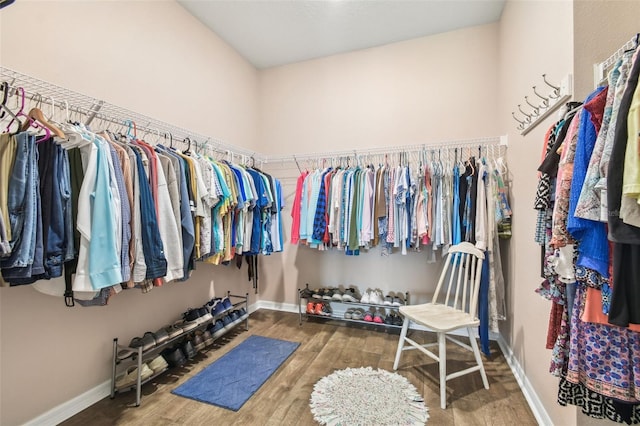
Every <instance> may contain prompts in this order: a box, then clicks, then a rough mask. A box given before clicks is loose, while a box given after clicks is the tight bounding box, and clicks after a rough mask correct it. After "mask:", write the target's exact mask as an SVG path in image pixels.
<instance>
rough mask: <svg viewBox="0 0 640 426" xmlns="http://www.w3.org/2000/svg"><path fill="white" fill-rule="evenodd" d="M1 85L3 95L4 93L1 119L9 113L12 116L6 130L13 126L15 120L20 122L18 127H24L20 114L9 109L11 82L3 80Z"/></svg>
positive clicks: (0, 111) (0, 110) (0, 112)
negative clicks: (8, 100)
mask: <svg viewBox="0 0 640 426" xmlns="http://www.w3.org/2000/svg"><path fill="white" fill-rule="evenodd" d="M1 87H2V93H3V95H2V104H0V119H2V118H4V116H5V115H6V114H8V115H9V116H10V117H11V121H10V122H9V125H8V126H7V130H6V131H7V132H8V131H9V129H10V128H11V124H13V123H14V122H15V123H17V124H18V129H20V128H21V127H22V121H21V120H20V118H19V117H18V115H17V114H15V113H14V112H13V111H11V109H9V107H8V106H7V99H8V96H9V83H7V82H6V81H3V82H2V85H1ZM5 113H6V114H5Z"/></svg>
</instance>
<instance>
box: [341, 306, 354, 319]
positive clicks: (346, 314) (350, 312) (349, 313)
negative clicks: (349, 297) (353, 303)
mask: <svg viewBox="0 0 640 426" xmlns="http://www.w3.org/2000/svg"><path fill="white" fill-rule="evenodd" d="M353 311H355V309H354V308H349V309H347V310H346V311H345V312H344V317H345V319H353Z"/></svg>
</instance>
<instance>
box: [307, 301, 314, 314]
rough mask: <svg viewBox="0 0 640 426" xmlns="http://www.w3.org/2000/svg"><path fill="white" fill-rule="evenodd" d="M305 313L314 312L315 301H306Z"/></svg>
mask: <svg viewBox="0 0 640 426" xmlns="http://www.w3.org/2000/svg"><path fill="white" fill-rule="evenodd" d="M307 313H308V314H311V315H314V314H315V313H316V303H315V302H309V303H307Z"/></svg>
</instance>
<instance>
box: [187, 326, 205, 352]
mask: <svg viewBox="0 0 640 426" xmlns="http://www.w3.org/2000/svg"><path fill="white" fill-rule="evenodd" d="M190 340H191V343H192V344H193V348H194V349H195V350H196V352H200V351H201V350H203V349H204V346H205V344H204V337H203V336H202V331H200V330H198V331H196V332H195V334H194V335H193V336H192V338H191V339H190Z"/></svg>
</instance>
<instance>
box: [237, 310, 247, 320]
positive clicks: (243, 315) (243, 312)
mask: <svg viewBox="0 0 640 426" xmlns="http://www.w3.org/2000/svg"><path fill="white" fill-rule="evenodd" d="M238 314H239V315H240V319H241V320H246V319H247V318H249V314H248V313H247V310H246V309H245V308H240V309H238Z"/></svg>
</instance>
